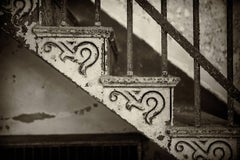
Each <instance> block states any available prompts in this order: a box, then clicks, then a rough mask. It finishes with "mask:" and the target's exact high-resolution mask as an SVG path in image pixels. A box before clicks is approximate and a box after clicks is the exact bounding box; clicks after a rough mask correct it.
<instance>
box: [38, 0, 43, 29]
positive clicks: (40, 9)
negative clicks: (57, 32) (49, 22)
mask: <svg viewBox="0 0 240 160" xmlns="http://www.w3.org/2000/svg"><path fill="white" fill-rule="evenodd" d="M38 21H39V25H42V0H38Z"/></svg>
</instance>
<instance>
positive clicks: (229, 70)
mask: <svg viewBox="0 0 240 160" xmlns="http://www.w3.org/2000/svg"><path fill="white" fill-rule="evenodd" d="M226 3H227V79H228V80H229V81H230V82H232V83H233V1H232V0H227V1H226ZM227 104H228V124H229V125H230V126H233V121H234V120H233V119H234V117H233V105H234V99H233V98H232V97H231V96H230V94H229V92H228V101H227Z"/></svg>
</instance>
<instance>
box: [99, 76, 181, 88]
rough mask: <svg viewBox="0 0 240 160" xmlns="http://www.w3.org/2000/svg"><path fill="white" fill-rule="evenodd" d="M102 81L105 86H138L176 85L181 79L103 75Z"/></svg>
mask: <svg viewBox="0 0 240 160" xmlns="http://www.w3.org/2000/svg"><path fill="white" fill-rule="evenodd" d="M100 81H101V83H102V84H103V86H105V87H121V86H123V87H124V86H126V87H127V86H128V87H131V86H135V87H136V86H138V87H143V88H144V87H149V86H150V87H175V86H176V85H177V84H178V82H179V81H180V78H179V77H172V76H167V77H165V76H163V77H137V76H133V77H127V76H126V77H118V76H102V77H101V79H100Z"/></svg>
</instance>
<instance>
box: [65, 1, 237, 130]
mask: <svg viewBox="0 0 240 160" xmlns="http://www.w3.org/2000/svg"><path fill="white" fill-rule="evenodd" d="M63 1H64V4H65V3H66V0H63ZM135 1H136V2H137V4H139V6H141V7H142V8H143V10H145V11H146V12H147V13H148V14H149V15H150V16H151V17H152V18H153V19H154V20H155V21H156V22H157V23H158V24H159V25H160V26H161V29H162V30H161V46H162V47H161V48H162V49H161V52H162V66H161V68H162V76H167V75H168V52H167V45H168V44H167V35H170V36H171V37H172V38H173V39H174V40H175V41H176V42H178V44H179V45H181V46H182V47H183V48H184V49H185V50H186V52H187V53H188V54H189V55H190V56H191V57H192V58H193V59H194V108H195V115H196V116H195V126H197V127H199V126H201V102H200V97H201V92H200V91H201V84H200V67H202V68H203V69H205V70H206V71H207V72H208V73H209V74H210V75H211V76H212V77H213V78H214V79H215V80H216V81H217V82H218V83H219V84H220V85H221V86H222V87H223V88H224V89H225V90H226V91H227V93H228V102H227V104H228V124H229V125H230V126H233V125H234V117H233V115H234V114H233V113H234V111H233V110H234V109H233V103H234V100H236V101H238V102H240V91H239V90H238V89H237V88H236V87H235V86H234V84H233V11H232V10H233V2H232V0H228V1H226V5H227V77H225V76H224V75H223V74H222V73H221V72H220V71H219V70H218V69H217V68H216V67H215V66H214V65H213V64H212V63H211V62H210V61H209V60H208V59H207V58H205V57H204V56H203V55H202V54H201V53H200V48H199V42H200V26H199V0H193V44H192V43H191V42H189V41H188V40H187V39H186V38H185V37H184V36H183V35H182V34H181V33H180V32H179V31H178V30H177V29H176V28H175V27H174V26H173V25H172V24H171V23H170V22H169V21H168V20H167V0H161V13H160V12H159V11H158V10H157V9H156V8H155V7H154V6H153V5H151V4H150V3H149V2H148V1H147V0H135ZM100 11H101V0H95V23H94V24H95V26H101V16H100ZM65 12H67V11H65ZM111 44H112V45H111V46H113V48H115V50H116V51H117V49H116V43H115V40H114V38H113V40H112V42H111ZM126 74H127V76H130V77H131V76H133V75H134V73H133V0H127V73H126Z"/></svg>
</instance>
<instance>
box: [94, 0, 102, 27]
mask: <svg viewBox="0 0 240 160" xmlns="http://www.w3.org/2000/svg"><path fill="white" fill-rule="evenodd" d="M100 10H101V0H95V26H101V21H100Z"/></svg>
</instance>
